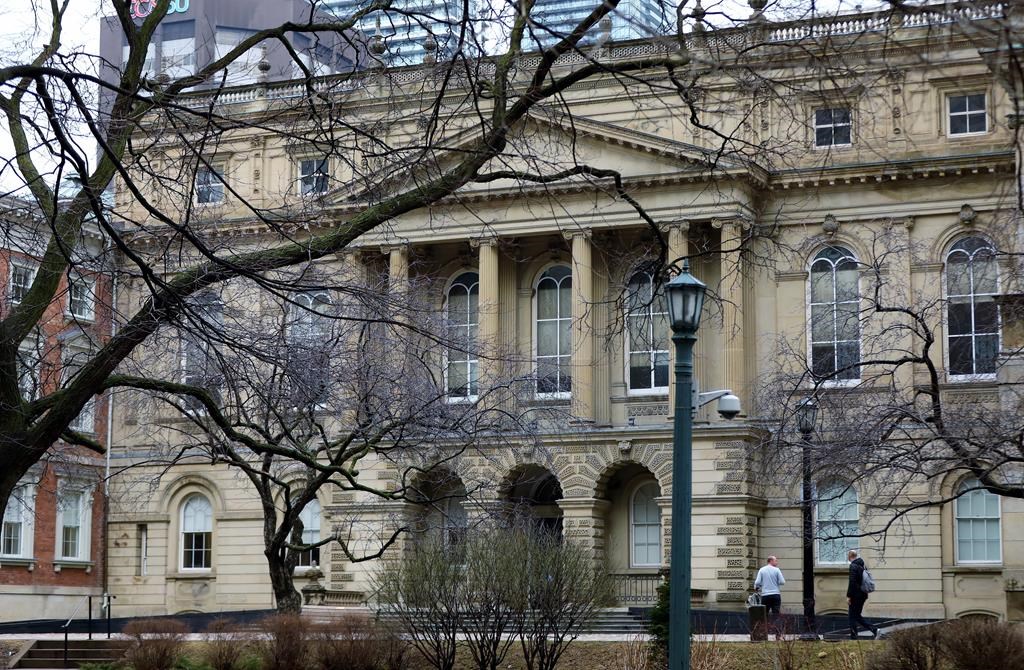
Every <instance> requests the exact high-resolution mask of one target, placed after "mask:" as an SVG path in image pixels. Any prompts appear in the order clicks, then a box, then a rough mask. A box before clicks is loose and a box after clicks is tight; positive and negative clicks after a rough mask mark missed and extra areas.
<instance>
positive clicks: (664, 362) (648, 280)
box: [626, 270, 669, 391]
mask: <svg viewBox="0 0 1024 670" xmlns="http://www.w3.org/2000/svg"><path fill="white" fill-rule="evenodd" d="M626 334H627V343H626V346H627V351H628V354H629V375H628V379H629V390H630V391H652V390H661V391H667V390H668V341H669V328H668V305H667V304H666V302H665V293H664V292H663V291H662V290H661V285H660V284H656V283H655V278H654V275H652V274H651V273H650V272H647V271H644V270H641V271H640V272H637V273H635V274H634V275H633V276H632V277H631V278H630V280H629V284H628V285H627V287H626Z"/></svg>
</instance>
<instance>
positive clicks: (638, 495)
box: [629, 482, 661, 567]
mask: <svg viewBox="0 0 1024 670" xmlns="http://www.w3.org/2000/svg"><path fill="white" fill-rule="evenodd" d="M657 497H658V485H657V484H655V483H653V482H651V483H650V484H644V485H643V486H640V487H639V488H637V490H636V491H635V492H634V493H633V500H632V502H631V504H630V510H629V512H630V514H629V515H630V520H629V526H630V528H629V530H630V538H631V544H632V556H631V563H632V564H633V566H635V567H646V566H657V565H661V509H660V508H659V507H658V503H657V501H656V500H655V498H657Z"/></svg>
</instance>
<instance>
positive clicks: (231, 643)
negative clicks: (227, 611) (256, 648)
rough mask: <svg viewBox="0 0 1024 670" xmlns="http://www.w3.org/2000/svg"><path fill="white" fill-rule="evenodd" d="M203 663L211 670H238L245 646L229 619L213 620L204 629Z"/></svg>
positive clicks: (234, 625) (233, 623)
mask: <svg viewBox="0 0 1024 670" xmlns="http://www.w3.org/2000/svg"><path fill="white" fill-rule="evenodd" d="M206 632H207V633H208V635H207V638H206V644H205V645H204V646H203V653H202V656H203V661H204V662H205V663H206V664H207V665H209V666H210V667H211V668H212V669H213V670H239V668H240V667H241V664H242V657H243V656H244V655H245V652H246V648H247V645H246V643H245V640H244V638H243V637H242V635H241V634H240V633H239V632H238V629H237V625H236V624H235V622H233V621H232V620H231V619H224V618H221V619H214V620H213V621H211V622H210V625H209V626H207V627H206Z"/></svg>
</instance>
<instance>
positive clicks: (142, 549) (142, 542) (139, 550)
mask: <svg viewBox="0 0 1024 670" xmlns="http://www.w3.org/2000/svg"><path fill="white" fill-rule="evenodd" d="M135 537H136V538H137V544H136V547H135V553H136V559H137V560H136V565H137V566H138V567H137V568H136V570H135V574H136V575H138V576H140V577H145V576H146V575H148V574H149V526H148V525H146V524H144V523H140V524H139V525H138V526H136V527H135Z"/></svg>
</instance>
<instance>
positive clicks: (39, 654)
mask: <svg viewBox="0 0 1024 670" xmlns="http://www.w3.org/2000/svg"><path fill="white" fill-rule="evenodd" d="M127 648H128V642H127V641H125V640H70V641H69V642H68V662H67V665H65V664H64V640H36V641H35V642H34V643H33V644H32V647H31V648H30V649H29V650H28V651H26V652H25V654H24V655H23V656H22V657H21V658H19V659H18V661H17V663H15V664H14V666H13V667H14V668H47V669H49V668H78V667H80V666H81V665H82V664H83V663H111V662H114V661H117V660H120V659H121V658H122V657H123V656H124V652H125V650H126V649H127Z"/></svg>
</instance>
